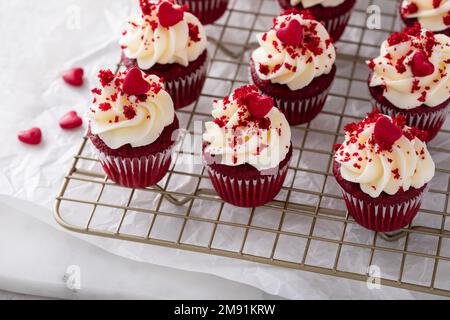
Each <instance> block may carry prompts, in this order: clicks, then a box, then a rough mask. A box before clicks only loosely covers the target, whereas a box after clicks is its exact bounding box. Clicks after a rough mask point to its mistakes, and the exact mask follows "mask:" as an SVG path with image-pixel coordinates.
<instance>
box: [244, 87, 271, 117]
mask: <svg viewBox="0 0 450 320" xmlns="http://www.w3.org/2000/svg"><path fill="white" fill-rule="evenodd" d="M245 100H246V102H247V109H248V111H249V112H250V113H251V115H252V116H253V117H254V118H256V119H264V117H265V116H266V115H267V114H268V113H269V112H270V110H271V109H272V107H273V100H272V98H270V97H267V96H263V95H260V94H259V93H256V92H251V93H249V94H248V95H247V97H246V98H245Z"/></svg>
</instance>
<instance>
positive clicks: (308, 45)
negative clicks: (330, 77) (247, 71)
mask: <svg viewBox="0 0 450 320" xmlns="http://www.w3.org/2000/svg"><path fill="white" fill-rule="evenodd" d="M257 38H258V42H259V45H260V47H259V48H258V49H256V50H255V51H254V52H253V55H252V59H253V61H254V63H255V67H256V73H257V75H258V77H259V78H260V79H262V80H270V81H271V82H272V83H278V84H282V85H287V86H288V87H289V89H291V90H292V91H294V90H299V89H301V88H304V87H306V86H307V85H308V84H310V83H311V82H312V81H313V80H314V78H317V77H319V76H321V75H322V74H328V73H330V71H331V69H332V67H333V64H334V61H335V59H336V52H335V49H334V46H333V43H332V40H331V38H330V35H329V34H328V32H327V30H326V29H325V27H324V26H323V25H322V24H321V23H320V22H318V21H316V20H315V19H314V17H313V16H312V15H311V14H310V13H309V11H302V12H299V11H297V10H287V11H285V12H284V13H282V14H281V15H280V16H278V17H277V18H275V19H274V23H273V26H272V29H270V30H269V31H268V32H265V33H262V34H259V35H258V36H257Z"/></svg>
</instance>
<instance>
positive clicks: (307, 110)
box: [268, 85, 331, 126]
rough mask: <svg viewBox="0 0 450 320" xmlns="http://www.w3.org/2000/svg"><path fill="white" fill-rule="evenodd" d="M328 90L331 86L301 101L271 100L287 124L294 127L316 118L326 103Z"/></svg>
mask: <svg viewBox="0 0 450 320" xmlns="http://www.w3.org/2000/svg"><path fill="white" fill-rule="evenodd" d="M330 88H331V85H330V86H329V87H328V88H327V89H326V90H325V91H323V92H322V93H320V94H319V95H317V96H315V97H311V98H306V99H301V100H285V99H283V98H279V97H275V96H271V98H272V99H273V100H274V103H275V106H276V107H277V108H278V109H280V111H281V112H282V113H283V114H284V115H285V116H286V119H287V121H288V122H289V124H290V125H291V126H295V125H299V124H304V123H308V122H310V121H312V120H313V119H314V118H315V117H317V115H318V114H319V113H320V111H322V109H323V106H324V105H325V102H326V101H327V97H328V92H329V91H330ZM268 96H270V95H268Z"/></svg>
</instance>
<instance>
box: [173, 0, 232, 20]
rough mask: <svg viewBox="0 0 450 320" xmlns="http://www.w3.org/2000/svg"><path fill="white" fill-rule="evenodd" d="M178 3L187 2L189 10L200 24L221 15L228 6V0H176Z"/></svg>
mask: <svg viewBox="0 0 450 320" xmlns="http://www.w3.org/2000/svg"><path fill="white" fill-rule="evenodd" d="M177 3H179V4H182V5H183V4H187V5H188V6H189V11H190V12H191V13H192V14H194V15H195V16H196V17H197V18H198V19H199V20H200V22H201V23H202V24H211V23H213V22H215V21H216V20H219V19H220V17H222V16H223V14H224V13H225V11H226V10H227V7H228V0H177Z"/></svg>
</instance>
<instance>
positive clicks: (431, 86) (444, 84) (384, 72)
mask: <svg viewBox="0 0 450 320" xmlns="http://www.w3.org/2000/svg"><path fill="white" fill-rule="evenodd" d="M431 36H432V35H431ZM408 38H409V40H408V41H404V42H401V43H398V44H395V45H392V46H391V45H389V42H388V40H386V41H384V42H383V44H382V45H381V50H380V56H379V57H377V58H375V59H373V60H371V61H369V62H368V64H369V66H371V68H373V74H372V78H371V79H370V82H369V85H370V86H371V87H375V86H379V85H382V86H383V87H384V88H385V89H384V92H383V95H384V97H385V98H386V99H387V100H389V101H390V102H391V103H392V104H394V105H395V106H396V107H397V108H401V109H413V108H416V107H418V106H420V105H422V104H424V105H426V106H428V107H435V106H437V105H439V104H441V103H443V102H444V101H446V100H447V99H448V98H449V97H450V38H449V37H447V36H445V35H442V34H437V35H434V38H435V40H436V44H435V45H434V46H432V49H431V55H430V56H429V57H428V60H429V61H430V63H432V64H433V66H434V72H433V73H432V74H430V75H428V76H425V77H417V76H414V74H413V73H412V71H411V60H412V58H413V56H414V55H415V54H416V52H417V51H420V50H422V51H425V50H426V47H427V42H428V43H429V42H430V32H428V33H427V32H426V31H425V30H423V29H422V31H421V33H420V36H410V35H408ZM401 59H403V61H402V60H401ZM399 65H400V67H401V69H403V72H400V71H402V70H401V69H400V70H399Z"/></svg>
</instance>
